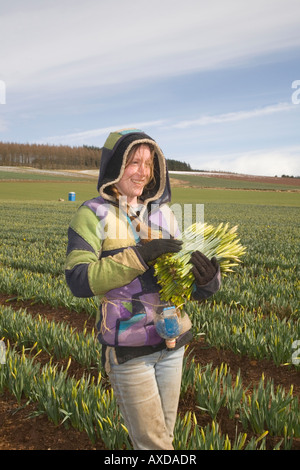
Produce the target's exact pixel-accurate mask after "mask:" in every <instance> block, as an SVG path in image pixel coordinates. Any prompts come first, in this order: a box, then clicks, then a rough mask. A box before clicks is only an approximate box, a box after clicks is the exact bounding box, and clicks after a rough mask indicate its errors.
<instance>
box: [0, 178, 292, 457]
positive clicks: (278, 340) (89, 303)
mask: <svg viewBox="0 0 300 470" xmlns="http://www.w3.org/2000/svg"><path fill="white" fill-rule="evenodd" d="M263 189H267V188H263ZM70 191H74V192H76V201H75V202H69V201H68V193H69V192H70ZM96 195H97V193H96V179H94V180H93V181H91V182H78V181H64V182H62V181H61V182H53V181H45V182H24V181H19V182H18V181H15V182H12V181H10V182H8V181H7V182H4V181H1V182H0V201H1V205H0V218H1V219H0V220H1V226H0V293H2V294H4V295H5V296H7V297H8V298H9V299H11V302H9V301H8V302H5V304H2V305H0V340H2V342H4V343H5V344H6V345H8V344H10V345H11V346H10V347H8V346H7V349H8V352H7V360H6V364H1V362H0V399H1V394H2V393H4V391H5V390H6V391H9V393H10V394H11V395H12V396H14V397H15V399H16V400H17V401H18V402H19V403H20V407H21V406H23V407H25V406H27V404H28V402H30V401H32V402H36V403H37V407H38V408H37V409H38V412H40V413H45V414H46V415H47V416H48V417H49V419H50V420H51V421H52V422H54V423H55V425H57V426H69V427H73V428H76V429H78V430H80V431H81V432H85V433H87V434H88V436H89V438H90V440H91V441H92V442H98V441H99V440H101V441H103V443H104V444H105V447H106V448H107V449H113V450H114V449H130V448H131V445H130V442H129V440H128V435H127V432H126V428H124V426H123V425H122V417H121V416H120V414H119V412H118V409H117V406H116V402H115V398H114V395H113V392H112V391H111V389H110V388H109V387H108V384H107V380H106V379H105V374H104V371H103V370H102V366H101V363H100V360H99V358H100V354H101V347H100V345H99V344H98V343H97V342H95V341H94V332H92V331H90V330H89V331H87V329H86V327H85V319H86V318H93V317H94V316H95V312H96V308H97V300H96V299H80V298H76V297H74V296H73V295H72V294H71V292H70V291H69V289H68V287H67V285H66V282H65V277H64V263H65V253H66V247H67V229H68V225H69V222H70V219H71V217H72V215H73V214H74V213H75V211H76V209H77V207H78V206H79V205H80V204H81V202H83V201H84V200H86V199H89V198H91V197H94V196H96ZM59 198H63V199H64V200H65V201H64V202H58V199H59ZM172 203H176V204H204V215H205V221H206V222H207V223H210V224H212V225H215V226H216V225H218V224H219V223H221V222H225V223H226V222H228V223H229V224H230V226H233V225H238V235H239V237H240V240H241V243H242V244H243V245H244V246H246V247H247V252H246V254H245V256H244V257H243V259H242V263H241V264H240V265H239V266H238V267H236V269H235V272H234V273H231V274H229V275H228V276H227V277H225V278H223V281H222V287H221V289H220V291H219V292H218V293H217V294H216V295H215V296H214V297H213V298H212V299H209V300H207V301H205V302H202V303H201V304H200V305H199V304H197V303H195V302H191V303H189V304H188V305H186V310H187V312H188V314H189V315H190V318H191V320H192V324H193V333H194V338H195V343H196V344H199V345H200V346H201V345H202V344H203V343H201V341H202V340H203V339H205V344H204V346H203V348H204V349H202V350H201V348H200V356H199V357H198V362H197V361H194V360H192V361H191V362H189V363H188V362H187V359H186V361H185V367H184V373H183V381H182V392H181V398H182V401H183V403H189V405H188V408H187V407H186V406H185V407H184V408H183V410H182V409H181V408H180V409H179V413H178V419H177V422H176V427H175V436H174V447H175V449H181V450H197V449H217V450H223V449H225V450H230V449H239V450H242V449H243V450H244V449H262V450H265V449H267V448H278V449H280V450H285V449H286V450H289V449H292V448H296V449H299V439H300V409H299V390H300V387H299V386H300V364H299V363H300V361H299V360H298V359H299V357H298V355H299V343H300V314H299V287H300V285H299V205H300V198H299V193H297V192H288V191H278V192H277V191H274V190H245V189H241V190H238V189H228V188H227V189H225V188H224V189H213V188H207V189H202V188H197V187H195V188H180V187H174V188H173V198H172ZM16 299H18V300H19V302H21V303H22V302H25V301H26V302H30V303H31V304H33V305H37V306H40V315H38V316H35V317H34V316H32V315H30V313H29V312H28V311H27V310H26V309H25V308H21V310H17V309H15V308H13V307H11V306H10V303H12V301H13V300H16ZM44 306H47V307H49V306H50V307H52V309H53V310H52V312H51V315H52V317H55V311H56V309H59V308H61V307H63V308H65V309H67V311H68V312H70V317H71V316H73V317H74V315H78V318H80V319H81V318H82V328H80V329H76V330H75V329H74V330H72V329H71V328H70V327H69V326H68V324H67V321H66V322H65V321H62V320H61V319H59V320H58V319H57V321H56V320H53V321H51V322H50V320H48V319H47V317H46V316H45V315H43V307H44ZM76 312H77V313H76ZM210 350H214V351H215V350H216V351H217V354H216V355H218V354H219V355H220V356H221V357H225V360H224V359H223V362H222V364H221V365H220V366H219V367H214V366H213V365H212V363H208V364H206V365H205V367H201V366H200V362H201V351H202V354H203V355H204V353H205V352H206V351H208V352H209V351H210ZM38 351H41V354H42V355H43V357H44V363H43V364H44V365H43V366H42V365H41V364H40V363H39V362H38V361H36V358H35V355H36V354H37V353H38ZM0 352H1V351H0ZM47 355H48V356H49V360H48V362H47V361H46V362H45V357H48V356H47ZM232 355H234V357H235V358H237V361H239V364H240V370H239V372H238V373H236V374H235V375H234V376H233V373H232V372H231V371H230V366H229V365H228V364H227V362H226V357H228V361H229V357H231V358H232ZM70 358H71V360H72V364H76V365H77V364H79V365H80V367H82V370H83V371H84V373H83V375H82V378H80V379H78V376H77V378H76V380H75V378H74V377H72V375H71V374H70V373H69V371H68V367H69V366H68V364H69V362H70ZM243 359H244V361H245V364H246V363H247V364H249V361H253V362H254V364H256V365H255V368H257V369H259V370H263V372H264V373H263V375H262V376H261V380H260V381H259V383H258V384H255V385H254V384H250V385H249V384H247V383H246V381H247V377H248V375H249V372H250V369H249V367H248V366H247V367H246V366H245V367H243V364H244V362H243ZM68 361H69V362H68ZM199 361H200V362H199ZM247 361H248V362H247ZM53 363H57V364H58V366H57V368H55V367H53ZM271 370H272V372H270V371H271ZM89 374H90V375H89ZM97 374H99V375H97ZM272 374H273V375H272ZM91 376H93V378H91ZM277 376H278V377H279V376H280V381H282V383H280V385H278V386H276V387H275V385H274V383H275V382H274V381H276V383H278V377H277ZM95 377H96V378H95ZM284 378H285V379H286V380H284ZM293 380H295V382H293ZM291 385H292V388H290V387H291ZM293 386H294V389H293ZM22 399H23V401H22ZM12 419H13V418H12ZM62 423H63V424H62ZM224 429H225V431H224ZM229 429H233V431H232V433H230V432H229ZM297 445H298V447H297ZM293 446H294V447H293ZM295 446H296V447H295Z"/></svg>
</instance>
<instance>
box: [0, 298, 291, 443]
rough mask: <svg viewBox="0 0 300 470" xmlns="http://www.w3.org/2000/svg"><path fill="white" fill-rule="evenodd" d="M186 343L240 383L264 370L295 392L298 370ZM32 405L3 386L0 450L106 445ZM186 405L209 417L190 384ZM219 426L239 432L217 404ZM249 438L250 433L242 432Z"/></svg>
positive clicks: (58, 314) (82, 320) (79, 318)
mask: <svg viewBox="0 0 300 470" xmlns="http://www.w3.org/2000/svg"><path fill="white" fill-rule="evenodd" d="M11 297H12V296H9V295H6V294H0V303H1V304H5V305H11V306H12V307H13V308H14V309H19V308H27V311H28V312H29V313H31V314H33V315H34V314H38V313H39V314H41V315H44V316H45V317H47V318H48V319H50V320H55V321H64V322H67V323H68V324H70V325H72V326H73V327H75V328H77V329H78V330H80V329H82V328H83V325H84V324H85V326H86V327H87V328H88V329H90V330H92V328H93V327H94V326H95V324H94V318H92V317H91V318H89V317H88V316H87V315H86V314H84V313H82V314H79V313H76V312H71V311H70V310H68V309H66V308H52V307H51V306H48V305H41V304H35V305H32V303H31V302H30V301H15V300H9V299H10V298H11ZM189 349H192V356H194V358H195V361H197V362H199V363H200V364H201V365H203V366H205V365H206V364H208V363H212V364H213V367H216V366H220V365H221V364H222V363H226V364H228V366H229V367H230V370H231V373H232V374H233V376H234V375H235V374H236V373H237V372H238V370H240V371H241V377H242V381H243V385H244V386H245V387H246V386H248V385H250V389H251V387H252V386H254V385H257V384H258V382H259V381H260V379H261V376H262V373H264V375H265V377H266V379H268V378H272V379H273V380H274V384H275V386H277V385H281V386H283V387H285V388H286V390H289V389H290V386H291V385H293V386H294V392H293V393H294V395H297V396H298V397H299V396H300V372H298V371H296V370H295V369H291V368H289V367H287V366H282V367H277V366H275V365H274V363H273V362H271V361H267V360H262V361H257V360H252V359H251V358H248V357H245V356H243V357H242V356H239V355H236V354H234V353H233V352H232V351H229V350H218V349H216V348H214V347H211V346H210V345H208V344H207V343H206V342H205V341H204V340H197V341H193V342H192V343H191V344H190V346H189ZM38 357H40V359H39V360H41V361H47V360H48V359H49V357H47V355H45V356H43V355H41V356H38ZM71 367H72V368H71V370H70V372H71V374H72V375H75V376H78V377H80V376H81V375H82V372H83V369H82V367H81V366H80V365H78V364H77V365H76V364H74V363H72V364H71ZM36 410H37V406H36V404H34V403H30V404H26V399H25V398H24V399H23V400H22V403H21V405H19V404H18V403H17V402H16V399H15V398H14V397H13V396H12V395H10V394H9V393H8V392H5V393H4V394H2V395H1V396H0V423H1V425H0V450H47V449H50V450H104V449H105V446H104V444H103V443H102V442H101V440H98V441H97V442H96V443H95V444H92V443H91V442H90V440H89V439H88V436H87V435H86V434H85V433H84V432H79V431H77V430H75V429H73V428H69V429H68V430H66V428H65V426H64V425H60V426H55V425H54V424H53V423H52V422H51V421H49V419H48V418H47V416H46V415H45V414H42V415H39V416H34V417H32V416H31V415H32V413H33V412H34V411H36ZM186 411H194V412H195V413H196V415H197V420H198V424H199V425H202V426H205V425H206V424H208V423H210V422H211V418H210V417H209V416H208V415H206V414H205V413H200V412H199V410H198V409H197V408H196V406H195V397H194V394H193V390H189V391H188V393H187V394H186V395H185V396H184V397H183V398H182V399H181V400H180V403H179V413H181V414H182V415H183V414H184V413H185V412H186ZM217 421H218V423H219V426H220V428H221V431H222V432H223V433H227V434H228V436H229V439H230V440H232V441H233V440H234V437H235V435H236V432H237V433H239V432H244V431H243V429H242V428H241V425H240V423H239V420H238V416H237V417H236V419H229V416H228V413H227V411H226V410H225V409H222V410H220V413H219V414H218V419H217ZM247 434H248V437H249V438H251V433H250V432H247ZM278 440H279V438H276V437H273V438H271V437H268V438H267V444H268V448H270V449H271V448H273V447H274V445H275V444H276V443H277V442H278ZM292 449H293V450H300V439H294V443H293V448H292Z"/></svg>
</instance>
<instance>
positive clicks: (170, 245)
mask: <svg viewBox="0 0 300 470" xmlns="http://www.w3.org/2000/svg"><path fill="white" fill-rule="evenodd" d="M181 247H182V241H181V240H175V239H174V238H170V239H165V238H159V239H157V240H151V241H150V242H148V243H145V244H144V245H142V246H137V247H135V248H136V250H137V251H138V252H139V254H140V255H141V257H142V258H143V260H144V261H145V263H148V261H153V260H155V259H156V258H158V257H159V256H161V255H163V254H165V253H178V251H180V250H181Z"/></svg>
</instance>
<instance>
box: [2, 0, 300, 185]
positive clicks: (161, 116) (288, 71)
mask: <svg viewBox="0 0 300 470" xmlns="http://www.w3.org/2000/svg"><path fill="white" fill-rule="evenodd" d="M299 24H300V1H299V0H251V1H249V0H210V1H209V2H208V1H207V0H185V1H182V0H151V1H149V0H148V1H146V0H109V1H106V0H84V1H79V0H59V1H58V0H51V1H49V0H27V1H26V2H24V0H10V1H9V2H7V1H6V0H0V141H2V142H19V143H42V144H50V145H70V146H81V145H93V146H97V147H102V146H103V144H104V142H105V140H106V138H107V136H108V134H109V132H111V131H113V130H117V129H123V128H138V129H141V130H143V131H144V132H146V133H147V134H149V135H150V136H151V137H152V138H154V139H155V140H156V142H157V143H158V144H159V145H160V147H161V148H162V150H163V152H164V154H165V156H166V158H172V159H176V160H180V161H184V162H187V163H189V164H190V165H191V167H192V168H193V169H195V170H196V169H199V170H206V171H230V172H235V173H244V174H251V175H265V176H275V175H277V176H281V175H282V174H287V175H290V176H299V175H300V125H299V124H300V28H299Z"/></svg>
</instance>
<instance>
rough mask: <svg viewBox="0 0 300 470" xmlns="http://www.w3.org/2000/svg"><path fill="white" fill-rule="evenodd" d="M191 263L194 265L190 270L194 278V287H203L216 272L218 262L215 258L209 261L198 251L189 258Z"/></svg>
mask: <svg viewBox="0 0 300 470" xmlns="http://www.w3.org/2000/svg"><path fill="white" fill-rule="evenodd" d="M190 261H191V263H192V264H193V265H194V266H193V267H192V269H191V271H192V273H193V274H194V276H195V281H196V285H198V286H205V284H207V283H208V282H209V281H211V280H212V279H213V278H214V276H215V275H216V272H217V271H218V267H219V265H218V262H217V260H216V258H215V257H214V258H212V259H211V261H210V260H209V259H208V258H207V257H206V256H205V255H204V254H203V253H201V252H200V251H194V253H192V256H191V260H190Z"/></svg>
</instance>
